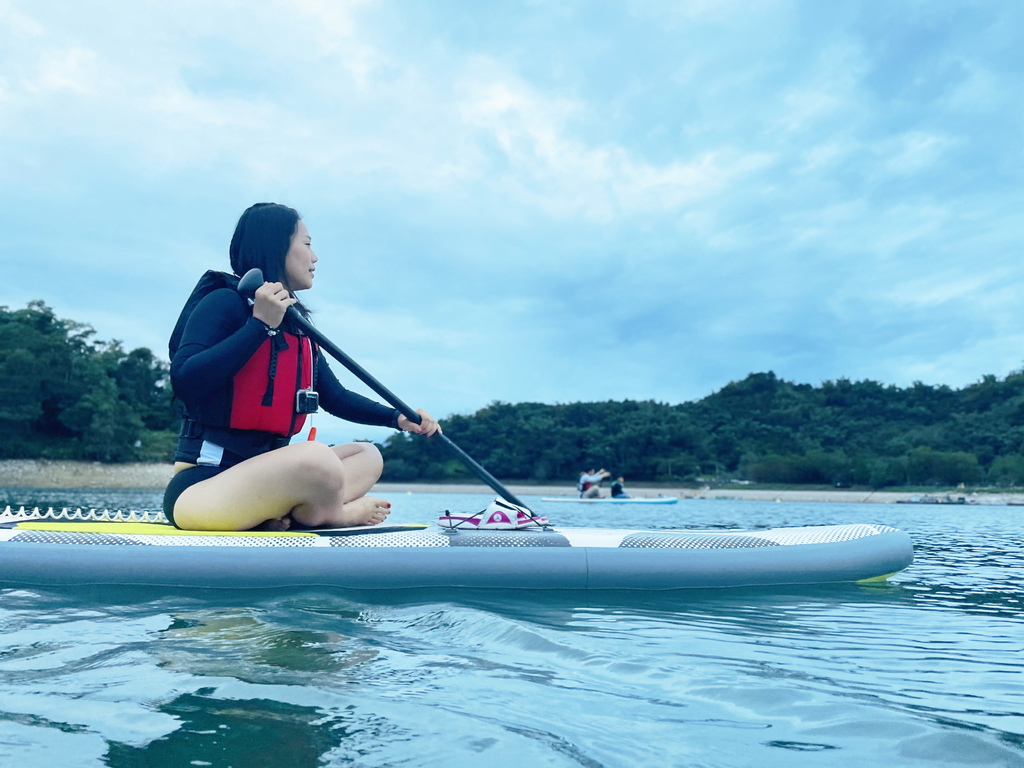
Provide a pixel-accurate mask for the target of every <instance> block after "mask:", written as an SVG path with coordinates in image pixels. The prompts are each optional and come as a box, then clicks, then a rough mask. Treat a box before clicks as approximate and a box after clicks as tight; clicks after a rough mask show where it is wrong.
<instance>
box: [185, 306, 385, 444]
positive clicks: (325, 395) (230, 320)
mask: <svg viewBox="0 0 1024 768" xmlns="http://www.w3.org/2000/svg"><path fill="white" fill-rule="evenodd" d="M266 339H267V331H266V326H264V324H263V323H261V322H260V321H259V320H257V319H255V318H254V317H252V315H251V314H250V310H249V307H248V305H247V304H246V303H245V301H244V300H243V299H242V298H241V297H240V296H239V295H238V294H237V293H236V292H235V291H232V290H230V289H221V290H217V291H213V292H212V293H210V294H209V295H207V296H205V297H204V298H203V300H202V301H200V302H199V304H197V305H196V308H195V309H194V310H193V312H192V315H191V316H190V317H189V319H188V323H187V324H186V325H185V331H184V333H183V334H182V337H181V345H180V346H179V347H178V351H177V352H176V353H175V355H174V359H173V360H172V361H171V383H172V384H173V386H174V392H175V394H176V395H177V396H178V397H179V398H181V400H182V402H184V403H185V406H186V408H189V407H190V406H192V405H194V404H199V403H203V402H207V401H209V400H211V399H214V398H216V397H217V394H218V393H219V392H222V391H224V390H225V389H227V388H228V387H229V386H230V385H231V380H232V378H233V377H234V376H235V374H237V373H238V372H239V371H240V370H241V369H242V367H243V366H244V365H245V364H246V362H247V361H248V360H249V358H251V357H252V356H253V354H254V353H255V352H256V350H257V349H259V347H260V345H261V344H262V343H263V342H264V341H266ZM317 365H318V369H317V386H316V390H317V393H318V394H319V395H320V405H321V407H322V408H323V409H324V410H326V411H327V412H328V413H330V414H332V415H333V416H337V417H338V418H341V419H345V420H347V421H354V422H356V423H359V424H370V425H374V426H380V427H393V428H396V429H397V427H398V411H397V410H395V409H394V408H390V407H388V406H384V405H381V404H380V403H376V402H374V401H373V400H370V399H369V398H366V397H363V396H362V395H360V394H358V393H356V392H352V391H350V390H348V389H345V387H343V386H342V385H341V383H340V382H339V381H338V379H337V377H336V376H335V375H334V372H333V371H331V369H330V367H329V366H328V365H327V360H326V359H325V357H324V354H323V352H319V356H318V362H317ZM195 411H196V412H199V411H201V409H198V408H197V409H195Z"/></svg>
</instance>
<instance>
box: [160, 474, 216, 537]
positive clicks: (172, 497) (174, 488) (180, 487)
mask: <svg viewBox="0 0 1024 768" xmlns="http://www.w3.org/2000/svg"><path fill="white" fill-rule="evenodd" d="M225 469H227V467H205V466H200V467H189V468H188V469H183V470H181V472H179V473H178V474H176V475H175V476H174V477H172V478H171V482H169V483H168V484H167V490H165V491H164V517H166V518H167V519H168V520H169V521H170V522H171V524H172V525H173V526H174V527H175V528H180V527H181V526H180V525H178V524H177V523H175V522H174V502H176V501H177V500H178V497H179V496H181V494H182V493H184V492H185V489H186V488H189V487H191V486H193V485H195V484H196V483H201V482H203V480H209V479H210V478H211V477H214V476H216V475H219V474H220V473H221V472H223V471H224V470H225Z"/></svg>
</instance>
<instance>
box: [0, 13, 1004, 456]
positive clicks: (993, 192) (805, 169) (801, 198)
mask: <svg viewBox="0 0 1024 768" xmlns="http://www.w3.org/2000/svg"><path fill="white" fill-rule="evenodd" d="M1022 28H1024V5H1021V4H1018V3H1012V2H1002V1H998V2H985V1H983V0H982V1H979V2H967V1H965V0H948V1H944V2H914V1H913V0H907V1H906V2H901V3H885V2H881V0H877V1H872V2H856V1H851V2H844V3H826V2H818V1H817V0H807V1H806V2H784V1H782V0H764V1H763V2H762V1H758V0H747V1H746V2H731V0H695V1H692V2H687V1H686V0H679V1H678V2H654V1H653V0H650V1H648V0H636V1H635V2H627V1H624V2H620V3H594V2H558V1H557V0H556V1H550V0H548V1H546V2H500V1H498V2H488V3H465V2H437V1H435V2H429V3H423V2H413V1H412V0H398V1H393V0H381V1H379V2H377V1H374V0H367V1H365V2H363V1H356V2H330V1H329V0H289V1H288V2H246V3H240V2H226V1H222V0H202V1H200V0H194V1H190V0H183V1H182V2H175V3H139V2H136V1H128V0H125V1H124V2H121V1H120V0H97V1H96V2H90V3H88V4H72V3H67V2H63V1H62V2H57V1H55V0H32V1H31V2H28V1H27V0H14V1H11V0H0V203H2V205H0V225H2V229H0V258H2V259H3V263H4V267H5V269H4V271H5V273H6V275H7V279H6V280H4V282H3V285H2V288H0V304H6V305H7V306H9V307H20V306H24V305H25V303H26V302H28V301H29V300H32V299H43V300H44V301H46V302H47V303H48V304H49V305H50V306H52V307H54V309H55V310H56V311H57V312H58V314H59V315H61V316H63V317H68V318H71V319H74V320H78V321H81V322H87V323H90V324H91V325H92V326H93V327H94V328H95V329H96V331H97V335H98V337H99V338H101V339H120V340H122V341H123V343H124V344H125V346H126V347H128V348H134V347H139V346H146V347H150V348H151V349H153V350H155V351H158V352H164V351H165V350H166V338H167V336H168V334H169V331H170V328H171V326H172V325H173V322H174V319H175V318H176V316H177V313H178V311H179V309H180V306H181V304H182V302H183V300H184V298H185V297H186V295H187V294H188V292H189V290H190V288H191V286H192V285H193V284H194V282H195V280H196V279H197V277H198V275H199V274H200V273H201V272H202V271H203V270H205V269H208V268H224V269H226V268H227V244H228V241H229V239H230V236H231V232H232V230H233V227H234V223H235V221H236V220H237V218H238V215H239V214H240V213H241V211H242V210H244V209H245V208H246V207H247V206H248V205H250V204H251V203H253V202H257V201H266V200H270V201H277V202H283V203H286V204H288V205H292V206H294V207H296V208H298V209H299V210H300V211H301V212H302V214H303V216H304V219H305V221H306V224H307V226H308V228H309V231H310V233H311V235H312V238H313V243H314V247H315V249H316V250H317V252H318V254H319V256H320V263H319V265H318V269H317V286H316V287H315V288H314V290H313V291H311V292H310V293H308V294H306V295H305V297H304V299H305V300H306V301H307V303H308V304H309V305H310V306H311V307H312V308H313V309H314V311H315V313H316V315H315V316H316V320H317V323H318V325H319V326H320V328H321V329H322V330H323V331H324V332H325V333H326V334H327V335H328V336H329V337H330V338H331V339H333V340H334V341H335V343H337V344H338V345H339V346H340V347H341V348H342V349H344V350H345V351H346V352H348V353H349V354H350V355H351V356H352V357H354V358H355V359H356V360H358V361H359V362H360V363H361V364H362V365H363V366H364V367H365V368H367V369H368V370H369V371H370V372H371V373H373V374H374V375H376V376H377V378H379V379H380V380H381V381H383V382H384V383H385V384H386V385H387V386H389V387H390V388H391V389H392V390H393V391H394V392H395V393H396V394H398V395H399V396H400V397H402V398H403V399H405V400H406V401H408V402H409V403H410V404H411V405H413V406H422V407H426V408H428V409H430V410H431V411H432V412H433V413H434V414H435V415H437V416H441V417H443V416H445V415H448V414H451V413H472V412H473V411H475V410H477V409H478V408H481V407H483V406H485V405H487V404H488V403H490V402H492V401H495V400H501V401H506V402H524V401H539V402H546V403H566V402H576V401H590V400H609V399H610V400H622V399H627V398H629V399H643V400H646V399H655V400H659V401H662V402H668V403H678V402H683V401H687V400H694V399H699V398H701V397H704V396H706V395H708V394H710V393H711V392H713V391H716V390H717V389H720V388H721V387H723V386H725V385H726V384H728V383H729V382H730V381H733V380H737V379H741V378H743V377H745V376H746V375H747V374H748V373H750V372H754V371H767V370H773V371H775V373H776V374H777V375H778V376H780V377H782V378H785V379H788V380H792V381H798V382H803V383H811V384H819V383H820V382H822V381H824V380H829V379H836V378H840V377H848V378H851V379H857V380H859V379H872V380H877V381H881V382H883V383H885V384H897V385H901V386H902V385H908V384H911V383H912V382H914V381H923V382H925V383H928V384H949V385H951V386H954V387H961V386H965V385H968V384H970V383H972V382H974V381H977V380H978V379H980V378H981V377H982V376H983V375H985V374H995V375H997V376H1004V375H1006V374H1007V373H1009V372H1010V371H1012V370H1017V369H1019V368H1020V367H1021V360H1022V358H1024V312H1022V311H1021V310H1020V303H1021V300H1022V297H1024V285H1022V272H1021V268H1020V256H1021V243H1022V236H1024V214H1022V211H1024V205H1022V203H1024V200H1022V197H1024V184H1022V181H1024V178H1022V177H1024V148H1022V137H1024V106H1022V104H1024V98H1022V97H1024V87H1022V85H1024V82H1022V80H1024V78H1022V73H1024V48H1022V46H1021V45H1020V44H1019V39H1017V38H1018V37H1019V30H1020V29H1022ZM335 369H336V370H339V373H340V366H335ZM341 378H342V380H343V381H344V382H346V383H352V380H351V379H350V378H348V377H346V376H344V375H342V376H341ZM352 386H353V388H355V389H359V390H361V391H365V390H364V389H363V388H362V386H361V385H359V384H358V383H352ZM318 427H319V428H320V430H321V431H322V434H326V435H327V436H328V437H333V438H334V439H343V438H351V437H374V438H378V437H381V436H383V434H382V433H380V432H377V431H375V430H372V429H365V428H362V427H352V426H345V425H342V424H340V423H338V422H333V423H332V420H330V419H327V418H325V417H319V418H318Z"/></svg>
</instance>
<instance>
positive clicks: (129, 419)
mask: <svg viewBox="0 0 1024 768" xmlns="http://www.w3.org/2000/svg"><path fill="white" fill-rule="evenodd" d="M94 335H95V331H94V330H93V329H92V328H91V327H89V326H88V325H85V324H83V323H77V322H75V321H73V320H61V319H59V318H57V317H56V316H55V315H54V313H53V310H52V309H50V308H49V307H48V306H46V305H45V304H44V303H43V302H41V301H33V302H31V303H29V305H28V307H26V308H25V309H19V310H14V311H11V310H9V309H8V308H7V307H0V429H2V430H3V439H2V440H0V458H4V459H23V458H48V459H90V460H96V461H139V460H141V461H146V460H149V461H169V460H170V456H171V453H172V452H173V450H174V442H175V435H176V434H177V422H178V419H177V417H176V416H175V413H174V410H173V407H172V404H171V388H170V377H169V372H168V366H167V364H166V363H165V362H164V361H163V360H162V359H157V358H156V357H154V355H153V353H152V352H150V351H149V350H148V349H135V350H132V351H131V352H126V351H125V350H124V349H123V348H122V347H121V344H120V343H119V342H116V341H113V342H104V341H96V340H95V339H93V336H94Z"/></svg>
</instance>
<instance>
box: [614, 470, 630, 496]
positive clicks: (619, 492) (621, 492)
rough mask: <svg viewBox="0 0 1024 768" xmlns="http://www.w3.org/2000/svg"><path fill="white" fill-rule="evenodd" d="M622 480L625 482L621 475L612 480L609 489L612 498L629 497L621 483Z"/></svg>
mask: <svg viewBox="0 0 1024 768" xmlns="http://www.w3.org/2000/svg"><path fill="white" fill-rule="evenodd" d="M624 482H625V480H623V479H622V476H621V475H620V476H619V477H617V478H616V479H615V480H613V481H612V487H611V491H612V498H613V499H628V498H629V494H628V493H626V490H625V488H624V487H623V483H624Z"/></svg>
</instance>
